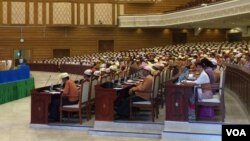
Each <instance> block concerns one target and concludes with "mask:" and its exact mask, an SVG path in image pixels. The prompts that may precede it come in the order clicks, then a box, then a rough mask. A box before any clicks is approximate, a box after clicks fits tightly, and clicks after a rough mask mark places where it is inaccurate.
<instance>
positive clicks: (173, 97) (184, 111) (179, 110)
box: [165, 80, 193, 121]
mask: <svg viewBox="0 0 250 141" xmlns="http://www.w3.org/2000/svg"><path fill="white" fill-rule="evenodd" d="M192 94H193V86H187V85H175V84H174V83H173V80H169V81H167V82H166V116H165V117H166V120H173V121H188V106H189V98H190V97H191V96H192Z"/></svg>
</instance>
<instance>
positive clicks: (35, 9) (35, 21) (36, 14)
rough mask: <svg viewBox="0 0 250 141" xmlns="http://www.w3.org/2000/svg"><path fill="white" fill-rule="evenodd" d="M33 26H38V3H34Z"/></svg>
mask: <svg viewBox="0 0 250 141" xmlns="http://www.w3.org/2000/svg"><path fill="white" fill-rule="evenodd" d="M34 24H35V25H37V24H38V1H35V2H34Z"/></svg>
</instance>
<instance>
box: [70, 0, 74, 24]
mask: <svg viewBox="0 0 250 141" xmlns="http://www.w3.org/2000/svg"><path fill="white" fill-rule="evenodd" d="M70 4H71V25H75V3H74V2H71V3H70Z"/></svg>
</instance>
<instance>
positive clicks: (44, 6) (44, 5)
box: [42, 1, 46, 25]
mask: <svg viewBox="0 0 250 141" xmlns="http://www.w3.org/2000/svg"><path fill="white" fill-rule="evenodd" d="M42 4H43V8H42V10H43V11H42V13H43V15H42V20H43V22H42V24H43V25H45V24H46V2H45V1H43V2H42Z"/></svg>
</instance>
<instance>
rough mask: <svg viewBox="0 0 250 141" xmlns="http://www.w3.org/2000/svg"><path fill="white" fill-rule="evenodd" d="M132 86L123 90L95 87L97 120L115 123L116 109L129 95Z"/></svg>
mask: <svg viewBox="0 0 250 141" xmlns="http://www.w3.org/2000/svg"><path fill="white" fill-rule="evenodd" d="M131 87H132V85H127V86H125V87H124V88H123V89H120V90H115V89H113V88H104V87H103V86H102V85H96V86H95V93H96V96H95V120H99V121H113V120H114V108H115V106H116V105H117V104H118V103H119V102H120V101H121V99H124V98H126V97H127V96H128V95H127V93H128V90H129V89H130V88H131Z"/></svg>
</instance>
